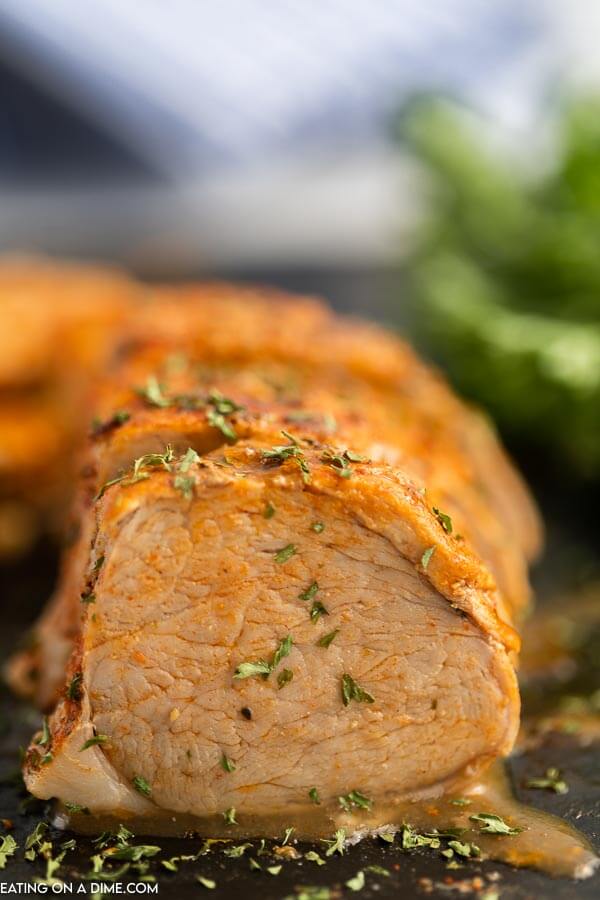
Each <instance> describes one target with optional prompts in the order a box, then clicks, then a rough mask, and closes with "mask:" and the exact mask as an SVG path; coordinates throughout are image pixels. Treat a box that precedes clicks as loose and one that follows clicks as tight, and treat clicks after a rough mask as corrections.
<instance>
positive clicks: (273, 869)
mask: <svg viewBox="0 0 600 900" xmlns="http://www.w3.org/2000/svg"><path fill="white" fill-rule="evenodd" d="M282 869H283V866H282V865H281V863H279V865H278V866H267V872H268V873H269V875H279V873H280V872H281V870H282Z"/></svg>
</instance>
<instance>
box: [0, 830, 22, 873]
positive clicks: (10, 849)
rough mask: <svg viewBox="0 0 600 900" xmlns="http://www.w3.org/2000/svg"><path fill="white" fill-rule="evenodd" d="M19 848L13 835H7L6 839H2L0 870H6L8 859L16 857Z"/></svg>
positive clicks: (0, 842)
mask: <svg viewBox="0 0 600 900" xmlns="http://www.w3.org/2000/svg"><path fill="white" fill-rule="evenodd" d="M18 847H19V845H18V844H17V842H16V841H15V839H14V837H13V836H12V834H5V835H4V837H0V869H5V868H6V863H7V861H8V859H9V858H10V857H11V856H14V855H15V851H16V850H17V849H18Z"/></svg>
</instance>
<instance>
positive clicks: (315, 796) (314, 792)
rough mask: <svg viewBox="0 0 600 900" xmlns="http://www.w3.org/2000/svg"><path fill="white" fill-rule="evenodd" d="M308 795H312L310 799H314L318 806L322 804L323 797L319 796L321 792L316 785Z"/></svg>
mask: <svg viewBox="0 0 600 900" xmlns="http://www.w3.org/2000/svg"><path fill="white" fill-rule="evenodd" d="M308 796H309V797H310V799H311V800H312V802H313V803H316V804H317V806H318V805H319V804H320V802H321V798H320V797H319V792H318V790H317V789H316V787H313V788H311V789H310V791H309V792H308Z"/></svg>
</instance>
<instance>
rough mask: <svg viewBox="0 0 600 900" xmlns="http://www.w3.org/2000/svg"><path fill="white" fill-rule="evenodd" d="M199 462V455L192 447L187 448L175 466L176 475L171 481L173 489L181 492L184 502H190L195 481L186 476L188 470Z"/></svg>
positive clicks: (190, 476) (191, 477)
mask: <svg viewBox="0 0 600 900" xmlns="http://www.w3.org/2000/svg"><path fill="white" fill-rule="evenodd" d="M199 461H200V457H199V455H198V454H197V453H196V451H195V450H193V449H192V447H188V449H187V450H186V451H185V453H184V455H183V456H182V457H181V460H180V462H179V464H178V466H177V475H176V476H175V478H174V480H173V487H174V488H175V490H177V491H181V493H182V494H183V496H184V497H185V499H186V500H191V499H192V497H193V495H194V487H195V484H196V479H195V478H194V477H193V476H192V475H188V472H189V470H190V468H191V467H192V466H193V465H194V463H197V462H199Z"/></svg>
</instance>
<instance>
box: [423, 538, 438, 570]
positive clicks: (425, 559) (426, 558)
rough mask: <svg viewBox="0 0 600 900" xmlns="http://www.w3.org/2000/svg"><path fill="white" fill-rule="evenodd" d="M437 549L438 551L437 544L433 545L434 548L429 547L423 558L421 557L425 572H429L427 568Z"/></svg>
mask: <svg viewBox="0 0 600 900" xmlns="http://www.w3.org/2000/svg"><path fill="white" fill-rule="evenodd" d="M435 549H436V548H435V544H434V545H433V547H428V548H427V550H425V552H424V553H423V556H422V557H421V565H422V566H423V568H424V569H425V571H427V566H428V565H429V563H430V562H431V557H432V556H433V554H434V553H435Z"/></svg>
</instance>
